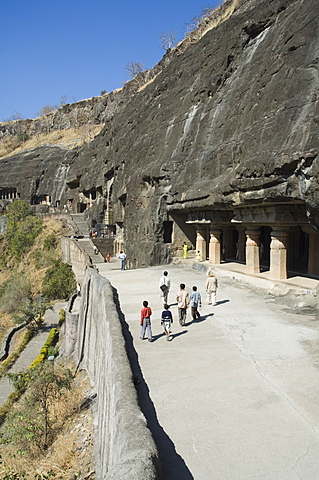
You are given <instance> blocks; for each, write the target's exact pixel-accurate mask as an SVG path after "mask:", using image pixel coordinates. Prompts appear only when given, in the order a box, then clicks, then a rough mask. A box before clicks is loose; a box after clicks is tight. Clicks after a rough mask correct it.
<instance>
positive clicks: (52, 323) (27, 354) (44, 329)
mask: <svg viewBox="0 0 319 480" xmlns="http://www.w3.org/2000/svg"><path fill="white" fill-rule="evenodd" d="M65 307H66V302H57V303H55V304H54V308H53V310H47V311H46V312H45V315H44V322H43V324H42V325H41V327H40V329H39V331H38V333H37V334H36V335H35V336H34V337H33V338H32V340H30V342H29V343H28V345H27V346H26V348H25V349H24V350H23V352H22V353H21V355H20V357H19V358H18V360H17V361H16V362H15V364H14V365H13V366H12V368H11V369H10V370H9V372H10V373H16V372H19V371H20V370H25V369H26V368H28V367H29V366H30V365H31V363H32V362H33V360H34V359H35V358H36V357H37V356H38V355H39V353H40V350H41V348H42V347H43V345H44V344H45V342H46V340H47V338H48V335H49V332H50V330H51V328H54V327H56V326H57V325H58V322H59V314H60V309H61V308H65ZM13 390H14V389H13V386H12V384H11V383H10V382H9V380H8V378H6V377H3V378H1V379H0V406H1V405H3V404H4V403H5V401H6V400H7V398H8V396H9V395H10V393H12V392H13Z"/></svg>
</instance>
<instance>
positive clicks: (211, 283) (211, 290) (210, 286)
mask: <svg viewBox="0 0 319 480" xmlns="http://www.w3.org/2000/svg"><path fill="white" fill-rule="evenodd" d="M205 290H206V293H207V300H206V302H207V304H208V305H216V291H217V278H216V277H215V275H214V274H213V272H212V270H208V272H207V279H206V284H205Z"/></svg>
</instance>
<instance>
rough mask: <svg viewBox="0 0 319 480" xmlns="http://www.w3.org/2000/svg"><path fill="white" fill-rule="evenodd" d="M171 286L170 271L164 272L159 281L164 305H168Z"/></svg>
mask: <svg viewBox="0 0 319 480" xmlns="http://www.w3.org/2000/svg"><path fill="white" fill-rule="evenodd" d="M170 287H171V281H170V279H169V278H168V272H166V271H165V272H164V273H163V275H162V276H161V278H160V281H159V289H160V291H161V293H160V296H161V297H162V302H163V305H167V299H168V293H169V289H170Z"/></svg>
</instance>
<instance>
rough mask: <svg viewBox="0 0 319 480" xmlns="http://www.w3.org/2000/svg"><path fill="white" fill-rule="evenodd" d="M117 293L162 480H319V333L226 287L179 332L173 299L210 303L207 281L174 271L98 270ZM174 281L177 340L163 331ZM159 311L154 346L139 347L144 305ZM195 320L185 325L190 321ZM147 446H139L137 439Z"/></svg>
mask: <svg viewBox="0 0 319 480" xmlns="http://www.w3.org/2000/svg"><path fill="white" fill-rule="evenodd" d="M98 269H99V271H100V274H102V275H104V276H105V277H107V278H109V279H110V281H111V283H112V285H113V286H114V287H115V288H116V289H117V293H118V296H119V302H120V307H121V310H122V312H123V315H124V316H125V320H126V322H127V323H128V325H129V331H130V333H129V334H131V335H132V338H133V346H134V347H135V348H133V349H132V350H131V352H130V355H131V360H132V363H133V368H134V375H135V377H136V383H137V389H138V392H139V395H140V402H141V406H142V408H143V410H144V412H145V415H146V417H147V420H148V424H149V428H150V429H151V431H152V432H153V435H154V438H155V441H156V443H157V445H158V448H159V451H160V454H161V457H162V460H163V464H164V474H165V480H188V479H192V478H194V479H196V480H208V479H209V480H257V479H258V480H318V478H319V473H318V472H319V402H318V398H319V375H318V366H319V362H318V340H319V326H318V322H316V321H315V320H316V318H315V316H314V315H309V314H308V315H301V314H300V315H297V314H296V313H294V311H292V310H291V309H290V308H289V306H287V305H285V304H282V305H281V304H280V303H279V302H277V301H275V299H274V297H272V296H270V295H268V294H267V293H266V291H265V290H258V289H257V288H255V287H253V286H248V285H244V284H242V283H239V282H236V281H235V280H232V279H230V278H227V277H221V278H220V279H219V290H218V294H217V301H218V304H217V306H215V307H212V306H210V305H205V303H203V308H202V310H201V314H202V317H201V318H200V319H199V320H198V321H197V322H196V323H188V324H187V326H186V327H180V326H179V323H178V315H177V306H176V303H175V294H176V292H177V290H178V287H179V283H181V282H184V283H185V284H186V286H187V289H188V291H190V289H191V287H192V285H197V287H198V290H199V292H200V293H201V294H202V295H203V294H204V284H205V280H206V275H205V273H201V272H199V271H196V270H193V269H191V268H181V267H176V266H167V267H152V268H145V269H137V270H127V271H120V265H119V261H118V260H117V259H112V263H110V264H105V263H101V264H100V265H98ZM164 269H167V270H168V271H169V276H170V278H171V282H172V288H171V293H170V295H169V303H170V304H171V305H172V306H171V310H172V313H173V316H174V323H173V340H172V341H171V342H167V341H166V339H165V337H164V336H163V333H162V327H161V325H160V313H161V310H162V305H161V299H160V295H159V288H158V282H159V278H160V276H161V274H162V272H163V270H164ZM143 300H148V301H149V304H150V306H151V308H152V309H153V316H152V329H153V336H154V342H153V343H149V342H148V341H147V340H144V341H142V340H140V326H139V314H140V309H141V308H142V301H143ZM190 320H191V318H190V312H189V313H188V322H190ZM140 441H142V439H140Z"/></svg>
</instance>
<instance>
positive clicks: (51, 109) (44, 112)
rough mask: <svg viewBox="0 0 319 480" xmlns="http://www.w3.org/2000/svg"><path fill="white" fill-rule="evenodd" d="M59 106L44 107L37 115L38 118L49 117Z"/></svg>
mask: <svg viewBox="0 0 319 480" xmlns="http://www.w3.org/2000/svg"><path fill="white" fill-rule="evenodd" d="M57 108H58V107H57V106H56V105H45V106H44V107H42V108H41V109H40V111H39V112H38V113H37V116H38V117H42V115H48V114H49V113H51V112H54V111H55V110H57Z"/></svg>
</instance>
